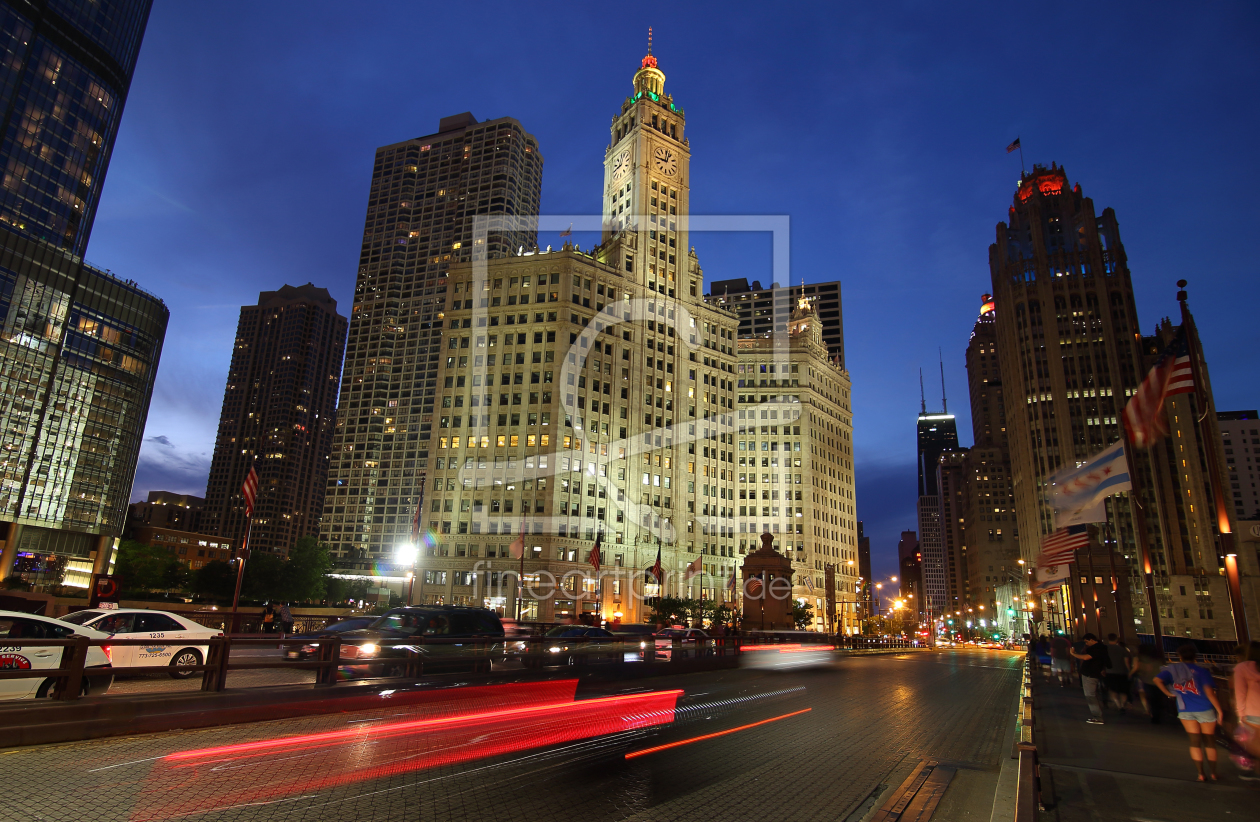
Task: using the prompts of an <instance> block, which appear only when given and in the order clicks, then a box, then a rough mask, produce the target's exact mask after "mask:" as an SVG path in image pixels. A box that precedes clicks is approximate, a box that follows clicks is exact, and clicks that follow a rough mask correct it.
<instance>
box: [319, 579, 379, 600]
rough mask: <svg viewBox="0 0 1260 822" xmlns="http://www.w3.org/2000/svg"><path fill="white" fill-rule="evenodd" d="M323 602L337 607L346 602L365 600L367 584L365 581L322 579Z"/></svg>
mask: <svg viewBox="0 0 1260 822" xmlns="http://www.w3.org/2000/svg"><path fill="white" fill-rule="evenodd" d="M324 586H325V590H324V601H326V602H328V603H329V604H330V605H337V604H339V603H342V602H345V601H346V600H350V599H353V600H360V599H366V598H367V592H368V584H367V580H365V579H333V578H332V577H325V578H324Z"/></svg>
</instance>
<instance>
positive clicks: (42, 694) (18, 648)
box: [0, 611, 114, 699]
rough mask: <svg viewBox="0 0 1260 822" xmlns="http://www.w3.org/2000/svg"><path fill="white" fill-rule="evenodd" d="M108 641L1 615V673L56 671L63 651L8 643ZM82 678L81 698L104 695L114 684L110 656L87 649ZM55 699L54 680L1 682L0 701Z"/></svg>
mask: <svg viewBox="0 0 1260 822" xmlns="http://www.w3.org/2000/svg"><path fill="white" fill-rule="evenodd" d="M75 636H85V637H87V638H88V639H109V635H108V634H104V633H101V632H100V631H93V630H92V629H90V628H84V627H83V626H81V625H74V624H72V623H69V622H65V621H64V620H60V619H52V618H51V617H44V616H36V615H35V614H26V613H22V612H21V611H0V670H10V671H13V670H19V671H21V670H39V669H40V668H59V667H61V660H62V657H63V655H64V653H65V649H64V648H62V647H58V646H55V645H51V646H39V645H14V644H11V643H10V642H9V640H19V639H69V638H71V637H75ZM85 668H86V669H87V670H85V671H84V676H83V686H82V688H83V690H82V692H81V693H82V695H83V696H90V695H92V694H103V693H105V692H106V691H107V690H109V686H110V685H111V684H112V683H113V681H114V674H113V670H112V668H111V666H110V661H109V654H108V653H107V652H106V651H105V650H104V649H103V648H102V647H101V646H99V645H89V646H88V652H87V661H86V663H85ZM56 695H57V680H56V679H53V678H47V679H41V678H39V677H22V678H14V679H7V678H6V679H0V699H30V698H32V697H34V698H36V699H44V698H47V697H53V696H56Z"/></svg>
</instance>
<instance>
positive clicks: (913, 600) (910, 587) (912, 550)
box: [897, 531, 924, 619]
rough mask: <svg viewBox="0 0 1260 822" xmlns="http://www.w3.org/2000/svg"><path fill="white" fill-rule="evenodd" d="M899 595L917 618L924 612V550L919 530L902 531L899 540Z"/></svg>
mask: <svg viewBox="0 0 1260 822" xmlns="http://www.w3.org/2000/svg"><path fill="white" fill-rule="evenodd" d="M897 569H898V570H897V595H898V596H899V597H900V599H901V601H902V603H903V604H904V606H905V610H906V612H908V613H909V614H912V615H913V616H914V618H915V619H921V618H922V617H923V616H924V613H923V601H924V598H923V552H922V551H921V550H920V549H919V534H918V532H917V531H902V532H901V539H899V540H898V541H897Z"/></svg>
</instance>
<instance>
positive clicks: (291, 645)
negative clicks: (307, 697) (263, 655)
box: [280, 616, 380, 660]
mask: <svg viewBox="0 0 1260 822" xmlns="http://www.w3.org/2000/svg"><path fill="white" fill-rule="evenodd" d="M378 619H380V617H375V616H365V617H350V618H349V619H343V620H341V621H340V622H334V623H333V624H331V625H325V626H324V627H323V628H321V629H320V630H318V631H314V632H312V633H309V634H298V635H296V636H290V637H285V640H284V644H283V645H281V646H280V647H281V648H283V649H284V656H285V658H286V659H302V660H306V659H314V658H315V657H317V656H319V642H320V640H321V639H327V638H328V637H333V636H338V635H340V634H344V633H346V632H348V631H358V630H360V629H362V628H367V627H368V626H370V625H371V624H372V623H373V622H376V620H378Z"/></svg>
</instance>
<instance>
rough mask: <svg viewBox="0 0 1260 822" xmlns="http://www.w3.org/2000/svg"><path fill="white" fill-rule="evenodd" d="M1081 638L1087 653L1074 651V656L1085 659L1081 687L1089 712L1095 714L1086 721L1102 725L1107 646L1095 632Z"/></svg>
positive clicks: (1082, 664) (1082, 665)
mask: <svg viewBox="0 0 1260 822" xmlns="http://www.w3.org/2000/svg"><path fill="white" fill-rule="evenodd" d="M1081 639H1082V641H1083V642H1084V643H1085V647H1084V648H1083V650H1084V651H1085V653H1077V652H1076V651H1072V656H1074V657H1076V658H1077V659H1080V660H1084V661H1083V662H1082V663H1081V689H1082V690H1083V691H1085V702H1086V703H1088V705H1089V712H1090V713H1091V714H1093V716H1091V717H1090V718H1089V719H1087V720H1085V721H1086V722H1088V723H1089V724H1091V725H1102V724H1104V723H1103V699H1104V697H1103V682H1102V678H1103V672H1104V671H1106V669H1107V662H1108V655H1107V648H1106V646H1104V645H1103V644H1102V643H1101V642H1099V641H1098V637H1096V636H1094V635H1093V634H1086V635H1085V636H1083V637H1081Z"/></svg>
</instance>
